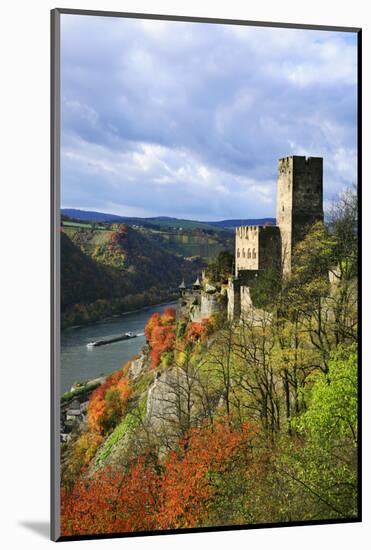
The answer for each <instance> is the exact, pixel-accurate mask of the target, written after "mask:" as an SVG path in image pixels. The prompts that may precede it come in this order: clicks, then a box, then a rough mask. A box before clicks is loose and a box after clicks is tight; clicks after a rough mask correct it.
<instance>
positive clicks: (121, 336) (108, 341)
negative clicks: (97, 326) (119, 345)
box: [86, 332, 137, 348]
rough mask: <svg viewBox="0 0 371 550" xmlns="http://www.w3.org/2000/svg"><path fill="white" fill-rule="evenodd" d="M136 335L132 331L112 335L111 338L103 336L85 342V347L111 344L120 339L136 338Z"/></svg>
mask: <svg viewBox="0 0 371 550" xmlns="http://www.w3.org/2000/svg"><path fill="white" fill-rule="evenodd" d="M136 337H137V335H136V334H135V333H134V332H125V334H119V335H118V336H112V338H105V339H104V340H96V341H95V342H89V343H88V344H86V347H87V348H95V347H97V346H105V345H106V344H113V343H114V342H121V340H130V339H131V338H136Z"/></svg>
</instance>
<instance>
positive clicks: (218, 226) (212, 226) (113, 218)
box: [61, 208, 275, 231]
mask: <svg viewBox="0 0 371 550" xmlns="http://www.w3.org/2000/svg"><path fill="white" fill-rule="evenodd" d="M61 214H62V215H63V216H65V217H68V218H70V219H71V220H81V221H88V222H98V223H99V222H103V223H125V224H127V225H142V226H148V227H152V228H167V229H179V228H181V229H204V230H214V231H223V230H224V231H225V230H229V231H230V230H233V229H234V228H235V227H238V226H239V225H266V224H274V223H275V218H256V219H255V218H243V219H237V220H221V221H206V222H203V221H197V220H184V219H178V218H172V217H169V216H157V217H152V218H139V217H127V216H117V215H116V214H107V213H105V212H94V211H87V210H79V209H75V208H62V210H61Z"/></svg>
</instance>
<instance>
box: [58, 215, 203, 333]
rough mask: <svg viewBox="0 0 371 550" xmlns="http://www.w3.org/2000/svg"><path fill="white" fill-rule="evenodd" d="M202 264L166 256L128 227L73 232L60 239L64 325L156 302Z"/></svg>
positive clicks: (190, 278)
mask: <svg viewBox="0 0 371 550" xmlns="http://www.w3.org/2000/svg"><path fill="white" fill-rule="evenodd" d="M203 265H204V264H203V263H202V261H201V260H200V259H197V258H194V259H190V260H185V259H184V258H182V257H180V256H176V255H174V254H172V253H170V252H169V251H167V250H164V248H163V247H162V246H161V245H160V244H159V243H158V242H156V241H155V240H153V239H150V238H149V237H148V236H146V235H144V234H142V233H141V232H139V231H136V230H134V229H132V228H130V227H127V226H124V225H121V226H120V227H119V228H117V229H116V230H115V231H109V230H106V231H98V230H94V229H89V228H74V230H73V231H69V230H67V231H65V230H64V231H63V232H62V236H61V289H62V296H61V302H62V322H63V326H69V325H71V324H80V323H84V322H88V321H93V320H97V319H99V318H102V317H104V316H107V315H110V314H113V313H121V312H123V311H129V310H131V309H136V308H138V307H142V306H146V305H151V304H154V303H158V302H159V301H162V300H165V299H167V298H169V297H172V296H173V294H174V292H176V289H177V287H178V285H179V284H180V282H181V280H182V278H183V277H184V278H185V279H186V280H188V281H191V280H192V279H193V278H195V277H196V276H197V274H198V273H199V272H200V270H201V268H202V266H203Z"/></svg>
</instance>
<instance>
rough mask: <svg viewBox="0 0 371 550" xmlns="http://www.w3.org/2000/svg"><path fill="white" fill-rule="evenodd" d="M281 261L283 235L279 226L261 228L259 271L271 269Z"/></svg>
mask: <svg viewBox="0 0 371 550" xmlns="http://www.w3.org/2000/svg"><path fill="white" fill-rule="evenodd" d="M280 260H281V234H280V230H279V228H278V227H277V226H274V225H268V226H266V227H260V228H259V269H271V268H272V267H275V266H276V265H277V264H280Z"/></svg>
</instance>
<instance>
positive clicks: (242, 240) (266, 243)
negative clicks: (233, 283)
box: [235, 225, 281, 277]
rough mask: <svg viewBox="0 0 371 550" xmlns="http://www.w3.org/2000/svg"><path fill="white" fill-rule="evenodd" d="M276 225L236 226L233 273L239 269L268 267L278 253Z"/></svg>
mask: <svg viewBox="0 0 371 550" xmlns="http://www.w3.org/2000/svg"><path fill="white" fill-rule="evenodd" d="M280 248H281V246H280V238H279V230H278V228H277V227H276V226H273V225H267V226H259V225H246V226H241V227H237V228H236V238H235V275H236V277H238V275H239V273H240V272H241V271H246V270H259V269H268V268H269V267H271V266H272V262H273V261H274V260H275V259H276V258H277V257H278V256H279V255H280Z"/></svg>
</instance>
